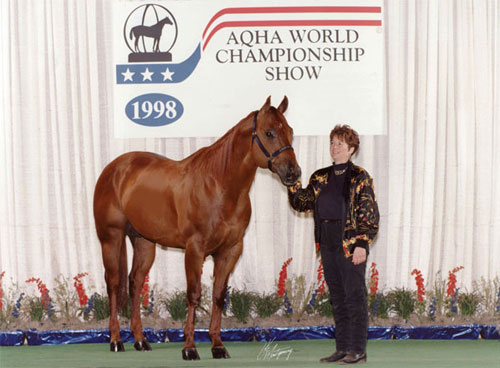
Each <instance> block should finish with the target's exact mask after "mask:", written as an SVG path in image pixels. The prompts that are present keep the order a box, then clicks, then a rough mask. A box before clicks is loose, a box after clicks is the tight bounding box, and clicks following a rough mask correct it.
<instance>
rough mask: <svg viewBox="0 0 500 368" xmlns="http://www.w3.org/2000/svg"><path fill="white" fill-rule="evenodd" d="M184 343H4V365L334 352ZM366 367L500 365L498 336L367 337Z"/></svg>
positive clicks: (285, 345) (258, 359) (295, 358)
mask: <svg viewBox="0 0 500 368" xmlns="http://www.w3.org/2000/svg"><path fill="white" fill-rule="evenodd" d="M182 346H183V344H182V343H163V344H152V347H153V351H151V352H138V351H135V350H134V348H133V345H132V344H125V349H126V352H125V353H111V352H109V351H108V349H109V345H108V344H73V345H52V346H19V347H0V367H1V368H7V367H9V368H10V367H36V368H42V367H50V368H58V367H102V368H115V367H116V368H118V367H144V368H149V367H301V368H302V367H318V366H320V367H324V366H326V364H321V363H319V362H318V361H319V358H321V357H323V356H326V355H329V354H330V353H332V352H333V348H334V341H332V340H295V341H279V342H273V343H267V344H265V343H258V342H233V343H227V344H226V347H227V349H228V351H229V353H230V354H231V356H232V358H231V359H227V360H215V359H212V355H211V352H210V344H209V343H199V344H198V345H197V346H198V352H199V354H200V357H201V360H200V361H183V360H182V357H181V350H182ZM363 366H364V367H387V368H390V367H398V368H399V367H425V368H428V367H439V368H444V367H454V368H460V367H467V368H475V367H477V368H484V367H495V368H499V367H500V341H499V340H472V341H471V340H461V341H448V340H447V341H443V340H369V341H368V363H367V364H364V365H363Z"/></svg>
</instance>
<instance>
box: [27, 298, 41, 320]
mask: <svg viewBox="0 0 500 368" xmlns="http://www.w3.org/2000/svg"><path fill="white" fill-rule="evenodd" d="M28 305H29V311H30V312H29V313H30V318H31V320H32V321H41V320H42V319H43V317H44V315H45V310H44V309H43V304H42V298H39V297H32V298H30V299H29V301H28Z"/></svg>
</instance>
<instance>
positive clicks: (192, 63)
mask: <svg viewBox="0 0 500 368" xmlns="http://www.w3.org/2000/svg"><path fill="white" fill-rule="evenodd" d="M200 58H201V45H200V44H198V46H197V47H196V49H195V50H194V52H193V53H192V54H191V56H190V57H188V58H187V59H186V60H184V61H183V62H182V63H180V64H170V63H161V64H158V63H148V64H118V65H117V66H116V83H117V84H158V83H180V82H182V81H184V80H185V79H186V78H187V77H189V76H190V75H191V73H192V72H193V71H194V69H195V68H196V66H197V65H198V62H199V61H200Z"/></svg>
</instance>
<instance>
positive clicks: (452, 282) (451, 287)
mask: <svg viewBox="0 0 500 368" xmlns="http://www.w3.org/2000/svg"><path fill="white" fill-rule="evenodd" d="M463 268H464V266H458V267H455V268H454V269H453V270H451V271H448V288H447V289H446V297H447V298H453V295H454V294H455V289H456V285H457V276H455V274H456V273H457V272H458V271H460V270H461V269H463Z"/></svg>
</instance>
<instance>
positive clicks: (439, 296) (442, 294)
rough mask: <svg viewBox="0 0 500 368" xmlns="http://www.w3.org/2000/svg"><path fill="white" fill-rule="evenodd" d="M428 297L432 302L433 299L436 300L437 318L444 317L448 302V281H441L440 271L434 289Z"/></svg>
mask: <svg viewBox="0 0 500 368" xmlns="http://www.w3.org/2000/svg"><path fill="white" fill-rule="evenodd" d="M427 297H428V299H429V300H432V298H436V316H440V315H442V313H443V310H444V307H445V306H446V303H447V301H446V280H442V279H441V272H440V271H438V272H437V274H436V280H435V281H434V286H433V289H432V290H431V291H430V293H428V295H427Z"/></svg>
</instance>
